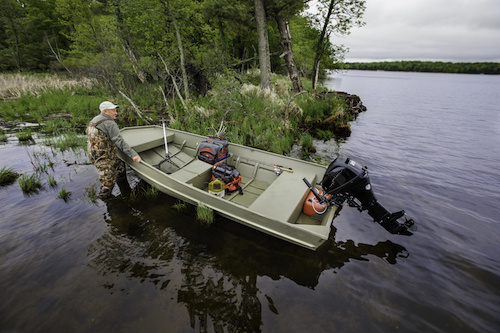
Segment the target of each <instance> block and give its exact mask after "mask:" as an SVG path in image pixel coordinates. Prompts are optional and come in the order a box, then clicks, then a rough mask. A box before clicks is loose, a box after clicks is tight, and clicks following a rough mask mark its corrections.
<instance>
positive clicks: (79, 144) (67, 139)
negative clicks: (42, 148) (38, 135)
mask: <svg viewBox="0 0 500 333" xmlns="http://www.w3.org/2000/svg"><path fill="white" fill-rule="evenodd" d="M44 144H45V145H47V146H50V147H52V148H55V149H59V150H60V151H66V150H76V149H85V148H86V146H87V143H86V137H85V136H84V135H81V134H79V133H76V132H69V133H66V134H62V135H60V136H55V137H51V138H45V139H44Z"/></svg>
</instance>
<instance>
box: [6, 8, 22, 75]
mask: <svg viewBox="0 0 500 333" xmlns="http://www.w3.org/2000/svg"><path fill="white" fill-rule="evenodd" d="M23 16H24V13H23V11H22V7H21V5H20V4H19V2H18V1H15V0H5V1H3V3H2V6H0V37H2V38H1V39H0V61H1V62H2V64H3V66H2V67H4V66H5V69H11V68H16V69H17V70H21V67H22V66H23V65H24V64H23V59H22V58H23V56H22V45H21V43H22V31H23V24H22V23H23V22H22V19H23Z"/></svg>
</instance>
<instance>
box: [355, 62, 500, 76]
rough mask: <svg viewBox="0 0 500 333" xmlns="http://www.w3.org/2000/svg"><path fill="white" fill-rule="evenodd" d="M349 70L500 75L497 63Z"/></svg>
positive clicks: (371, 66)
mask: <svg viewBox="0 0 500 333" xmlns="http://www.w3.org/2000/svg"><path fill="white" fill-rule="evenodd" d="M346 65H347V68H348V69H358V70H384V71H403V72H433V73H461V74H500V63H496V62H458V63H452V62H441V61H437V62H432V61H384V62H369V63H348V64H346Z"/></svg>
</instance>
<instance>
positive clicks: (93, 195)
mask: <svg viewBox="0 0 500 333" xmlns="http://www.w3.org/2000/svg"><path fill="white" fill-rule="evenodd" d="M85 192H86V193H87V197H88V198H89V200H90V201H92V202H94V201H96V200H97V197H98V193H97V191H96V189H95V185H94V184H89V186H87V187H86V188H85Z"/></svg>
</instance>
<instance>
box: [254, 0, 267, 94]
mask: <svg viewBox="0 0 500 333" xmlns="http://www.w3.org/2000/svg"><path fill="white" fill-rule="evenodd" d="M254 3H255V18H256V21H257V35H258V39H259V66H260V87H261V89H262V90H271V59H270V57H269V40H268V38H267V23H266V13H265V10H264V2H263V0H254Z"/></svg>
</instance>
